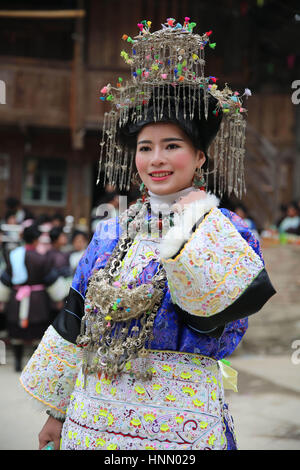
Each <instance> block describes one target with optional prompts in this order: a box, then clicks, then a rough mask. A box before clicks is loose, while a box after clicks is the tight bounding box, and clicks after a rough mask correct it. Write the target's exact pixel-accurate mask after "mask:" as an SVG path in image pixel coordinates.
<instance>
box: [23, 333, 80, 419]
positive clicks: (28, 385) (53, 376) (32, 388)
mask: <svg viewBox="0 0 300 470" xmlns="http://www.w3.org/2000/svg"><path fill="white" fill-rule="evenodd" d="M79 355H80V351H79V349H78V348H77V347H76V346H75V345H74V344H72V343H69V342H68V341H66V340H64V339H63V338H62V337H61V336H60V335H59V334H58V333H57V332H56V330H55V329H54V328H53V327H52V326H50V327H49V328H48V329H47V331H46V332H45V334H44V336H43V338H42V340H41V342H40V344H39V346H38V348H37V349H36V350H35V352H34V354H33V356H32V357H31V359H30V360H29V362H28V363H27V365H26V367H25V368H24V370H23V372H22V375H21V377H20V382H21V385H22V386H23V387H24V389H25V390H26V391H27V392H28V393H29V394H30V395H31V396H32V397H34V398H36V399H37V400H39V401H40V402H41V403H43V404H45V405H47V406H49V407H51V408H54V409H55V410H56V411H57V412H59V413H62V414H65V412H66V409H67V406H68V403H69V399H70V394H71V392H72V390H73V388H74V384H75V380H76V377H77V374H78V370H79Z"/></svg>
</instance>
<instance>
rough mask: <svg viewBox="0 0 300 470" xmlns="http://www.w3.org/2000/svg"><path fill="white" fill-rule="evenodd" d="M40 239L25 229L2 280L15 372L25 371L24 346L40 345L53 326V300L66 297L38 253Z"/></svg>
mask: <svg viewBox="0 0 300 470" xmlns="http://www.w3.org/2000/svg"><path fill="white" fill-rule="evenodd" d="M40 235H41V233H40V231H39V230H38V228H37V226H35V225H32V226H30V227H27V228H25V229H24V232H23V235H22V237H23V241H24V244H23V245H22V246H20V247H18V248H15V249H14V250H12V251H11V252H10V254H9V259H8V264H7V268H6V269H5V270H4V271H3V272H2V274H1V277H0V301H1V302H5V303H6V309H5V312H6V320H7V331H8V337H9V340H10V342H11V345H12V347H13V352H14V357H15V370H16V371H20V370H21V369H22V358H23V354H24V346H25V344H26V343H30V344H36V343H37V342H39V340H40V339H41V338H42V336H43V334H44V332H45V330H46V328H47V327H48V325H49V323H50V320H51V319H50V299H51V300H53V301H55V302H58V301H61V300H62V299H63V298H64V297H65V296H66V295H67V290H64V283H63V282H61V279H60V277H59V274H58V273H57V271H55V270H53V269H52V266H51V264H50V263H49V261H48V260H47V258H46V257H45V256H43V255H41V254H39V253H38V252H37V251H36V248H37V245H38V240H39V237H40Z"/></svg>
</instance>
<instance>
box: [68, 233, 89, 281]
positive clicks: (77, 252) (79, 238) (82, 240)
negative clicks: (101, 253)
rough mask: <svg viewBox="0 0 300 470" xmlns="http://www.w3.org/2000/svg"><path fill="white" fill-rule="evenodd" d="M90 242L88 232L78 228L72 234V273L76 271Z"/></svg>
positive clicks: (70, 258) (70, 261)
mask: <svg viewBox="0 0 300 470" xmlns="http://www.w3.org/2000/svg"><path fill="white" fill-rule="evenodd" d="M88 243H89V237H88V235H87V233H85V232H81V231H79V230H76V231H75V232H74V233H73V235H72V247H73V250H72V251H71V253H70V257H69V263H70V268H71V273H72V275H73V274H74V273H75V271H76V268H77V266H78V263H79V261H80V259H81V258H82V255H83V253H84V252H85V250H86V247H87V245H88Z"/></svg>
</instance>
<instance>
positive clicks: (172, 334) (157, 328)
mask: <svg viewBox="0 0 300 470" xmlns="http://www.w3.org/2000/svg"><path fill="white" fill-rule="evenodd" d="M221 211H222V213H223V214H224V215H225V216H226V217H228V219H229V220H230V221H231V222H232V224H233V225H234V226H235V227H236V229H237V230H238V232H239V233H240V234H241V236H242V237H243V238H244V239H245V240H246V241H247V243H248V244H249V245H250V246H251V247H252V248H253V250H254V251H255V252H256V253H257V254H258V255H259V256H260V257H261V259H262V253H261V249H260V245H259V241H258V240H257V239H256V237H255V236H254V235H253V234H252V233H251V231H250V230H249V227H248V226H247V225H246V224H245V223H244V222H243V220H242V219H241V218H240V217H239V216H238V215H236V214H235V213H233V212H230V211H229V210H227V209H221ZM119 233H120V227H119V225H118V221H117V219H109V220H106V221H103V222H100V223H99V224H98V226H97V230H96V232H95V234H94V237H93V239H92V241H91V243H90V244H89V246H88V248H87V250H86V252H85V254H84V255H83V257H82V259H81V261H80V263H79V265H78V268H77V270H76V273H75V276H74V279H73V283H72V287H73V288H74V289H76V290H77V291H79V292H80V293H81V294H82V295H83V296H84V295H85V291H86V289H87V285H88V279H89V277H90V276H91V275H92V273H93V272H94V270H98V269H101V268H103V267H104V266H105V264H106V262H107V260H108V258H109V256H110V255H111V253H112V251H113V249H114V247H115V246H116V244H117V241H118V237H119ZM157 267H158V263H157V262H155V261H153V260H152V261H150V263H149V264H148V265H147V267H146V268H145V269H144V270H143V272H142V273H141V275H140V276H139V278H138V283H145V282H149V280H151V278H152V276H153V275H154V273H155V272H156V270H157ZM247 327H248V319H247V318H243V319H242V320H238V321H234V322H231V323H228V324H227V325H226V327H225V330H224V332H223V334H222V336H221V337H220V338H212V337H210V336H209V335H207V334H201V333H197V332H195V331H193V330H191V329H190V328H188V327H187V326H185V325H184V324H182V322H181V320H180V318H179V316H178V314H177V313H176V311H175V308H174V305H173V303H172V302H171V297H170V291H169V289H168V285H167V284H166V288H165V295H164V298H163V301H162V304H161V307H160V309H159V310H158V312H157V315H156V318H155V321H154V326H153V335H154V336H153V337H154V340H153V341H152V343H151V345H149V346H150V348H151V349H157V350H165V351H168V350H169V351H181V352H188V353H196V354H202V355H205V356H209V357H212V358H214V359H216V360H219V359H222V358H224V357H226V356H230V354H231V353H232V352H233V351H234V350H235V349H236V348H237V346H238V344H239V342H240V341H241V339H242V337H243V336H244V334H245V332H246V330H247Z"/></svg>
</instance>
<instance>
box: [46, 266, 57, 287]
mask: <svg viewBox="0 0 300 470" xmlns="http://www.w3.org/2000/svg"><path fill="white" fill-rule="evenodd" d="M58 278H59V272H58V271H57V269H54V268H53V269H51V271H50V272H49V273H48V274H47V276H45V277H44V280H43V284H45V286H46V287H49V286H51V285H52V284H54V282H55V281H57V279H58Z"/></svg>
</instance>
